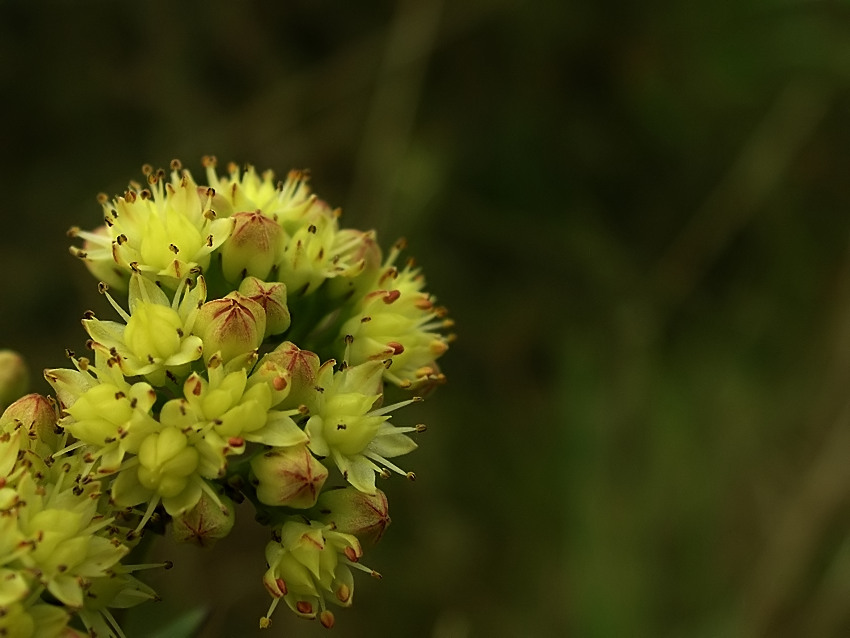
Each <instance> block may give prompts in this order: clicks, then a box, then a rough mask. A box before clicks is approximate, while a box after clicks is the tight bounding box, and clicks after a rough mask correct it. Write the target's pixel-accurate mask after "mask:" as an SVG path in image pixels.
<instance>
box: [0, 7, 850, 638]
mask: <svg viewBox="0 0 850 638" xmlns="http://www.w3.org/2000/svg"><path fill="white" fill-rule="evenodd" d="M0 103H2V118H1V119H0V149H2V153H0V192H2V196H0V223H2V227H0V273H2V274H0V299H1V300H2V301H0V347H14V348H16V349H18V350H19V351H21V352H22V353H23V354H24V355H25V356H26V357H27V359H28V361H29V362H30V364H31V366H32V368H33V370H34V371H40V370H41V369H43V368H45V367H57V366H62V365H64V364H65V359H64V356H63V350H64V348H66V347H67V348H72V349H79V350H82V344H83V342H84V336H85V335H84V333H83V331H82V329H81V328H80V325H79V322H78V320H79V318H80V317H81V315H82V313H83V312H84V311H85V310H86V309H89V308H93V309H96V310H99V311H101V312H106V304H105V300H104V299H103V298H102V297H100V296H99V295H98V294H97V292H96V288H95V284H94V281H93V280H91V278H90V277H89V276H88V274H87V273H86V271H85V269H84V268H83V267H82V265H81V264H79V263H77V262H76V261H75V260H74V259H73V258H72V257H70V255H69V254H68V252H67V245H68V243H69V240H68V239H67V238H66V237H65V235H64V233H65V231H66V229H67V228H68V227H70V226H71V225H80V226H82V227H89V228H90V227H93V226H95V225H97V223H98V220H99V217H100V209H99V206H98V205H97V203H96V200H95V196H96V194H97V193H98V192H101V191H103V192H106V193H108V194H110V195H114V194H117V193H120V192H121V191H122V190H123V188H124V187H125V186H126V184H127V182H128V181H129V180H130V179H138V178H139V177H140V175H141V173H140V166H141V165H142V164H143V163H151V164H154V165H157V166H160V165H161V166H167V164H168V162H169V161H170V160H171V159H172V158H175V157H177V158H181V159H182V160H183V163H184V165H185V166H186V167H188V168H190V169H192V170H194V171H195V174H196V176H200V175H202V170H201V166H200V158H201V156H202V155H204V154H215V155H217V156H218V157H219V159H220V160H221V161H222V162H226V161H229V160H233V161H236V162H240V163H243V162H250V163H253V164H254V165H256V166H257V167H258V168H261V169H265V168H273V169H274V170H275V171H276V172H277V173H278V174H281V175H282V174H285V172H286V171H287V170H288V169H289V168H291V167H308V168H310V169H311V170H312V174H313V176H314V177H313V185H314V188H315V189H316V191H317V192H318V193H319V194H320V195H321V196H322V197H323V198H324V199H326V200H327V201H328V202H330V203H331V204H332V205H338V206H341V207H343V209H344V211H345V214H344V216H343V221H344V222H345V223H346V224H347V225H350V226H355V227H361V228H371V227H374V228H377V229H378V230H379V237H381V238H382V242H383V243H384V245H385V246H388V245H389V244H390V243H392V242H393V241H394V240H395V239H396V238H397V237H399V236H406V237H407V238H408V240H409V246H410V254H413V255H415V257H416V258H417V260H418V262H419V263H420V264H421V265H423V267H424V268H425V272H426V274H427V276H428V280H429V287H430V289H431V290H432V291H433V292H434V293H435V294H436V295H437V297H438V298H439V300H440V301H441V302H442V303H444V304H446V305H447V306H448V307H449V308H450V310H451V313H452V316H453V317H454V318H455V320H456V322H457V329H456V330H457V333H458V339H457V341H456V342H455V343H454V344H453V346H452V349H451V350H450V352H449V353H448V354H447V355H446V357H445V358H444V360H443V361H444V371H445V372H446V373H447V375H448V376H449V379H450V382H449V384H448V385H446V386H444V387H442V388H440V389H439V391H438V392H437V393H436V394H435V395H434V396H433V398H432V399H431V400H429V401H427V402H425V403H424V404H422V405H421V406H416V407H415V408H414V407H411V408H408V410H410V412H409V413H408V416H409V418H411V419H413V420H421V421H426V422H427V423H428V424H429V426H430V429H429V432H428V434H427V436H426V438H425V440H424V441H423V443H424V445H422V447H421V448H420V450H418V451H417V452H416V453H415V455H414V456H413V457H411V458H410V461H409V462H408V465H410V466H411V468H412V469H415V470H416V471H417V475H418V477H419V480H418V481H417V482H416V483H415V484H408V483H407V482H405V481H402V480H398V479H397V480H391V481H390V482H389V483H387V484H386V486H385V489H386V491H387V493H388V494H389V498H390V504H391V513H392V516H393V525H392V526H391V527H390V529H389V532H388V533H387V535H386V536H385V538H384V540H383V541H382V542H381V544H380V545H379V546H377V547H375V548H373V549H371V550H370V551H369V553H368V554H367V556H366V557H365V559H364V562H366V563H367V564H369V565H370V566H373V567H375V568H376V569H378V570H380V571H381V572H382V573H383V574H384V579H383V581H381V582H372V581H371V580H370V579H369V578H368V577H364V578H361V579H359V580H358V583H357V589H358V591H357V595H356V602H355V605H354V607H353V608H352V609H351V610H346V611H340V612H339V613H338V614H337V627H336V628H335V629H333V632H335V634H336V635H339V636H375V635H381V636H416V637H418V636H423V637H433V638H472V637H480V636H486V637H491V636H493V637H502V636H505V637H511V636H578V637H585V636H587V637H596V636H598V637H608V636H611V637H620V636H653V637H664V636H668V637H696V638H703V637H714V636H718V637H736V636H741V637H747V638H748V637H758V636H771V637H780V638H782V637H786V636H787V637H791V636H817V637H830V636H846V635H848V634H850V535H848V532H850V402H848V388H850V252H848V248H849V247H850V244H848V239H850V179H848V176H850V150H848V149H850V125H848V124H850V4H847V3H846V2H837V1H829V0H761V1H755V0H753V1H747V2H737V3H731V2H713V1H711V0H694V1H692V2H686V3H685V2H680V3H675V2H666V3H665V2H640V3H638V2H626V1H625V0H601V1H597V2H589V1H587V0H584V1H582V0H540V1H537V2H508V1H506V0H453V1H449V0H396V1H391V0H368V1H364V2H324V1H321V0H314V1H308V0H281V1H279V2H226V1H224V0H209V1H207V2H167V1H165V0H149V1H147V2H127V1H121V0H109V1H106V0H103V1H94V0H77V1H75V2H71V1H67V2H60V1H56V0H54V1H46V0H33V1H30V2H23V1H12V0H0ZM33 376H34V379H33V383H32V389H33V390H37V391H41V392H48V391H49V388H48V386H47V385H46V384H45V383H44V382H43V381H41V379H40V374H39V373H37V372H36V373H35V374H34V375H33ZM417 410H418V412H417ZM265 539H266V537H265V533H264V531H263V530H261V529H258V528H257V527H256V526H255V525H253V522H252V520H251V515H250V512H249V511H248V510H247V509H245V510H241V511H240V523H239V528H238V534H236V535H234V537H231V538H230V539H228V540H226V541H224V542H222V543H221V544H220V545H219V546H218V548H217V550H216V551H214V552H202V551H200V550H195V549H194V548H186V547H176V546H172V545H170V544H168V543H167V542H166V543H163V544H162V545H161V546H160V548H159V549H158V550H157V552H158V553H160V554H162V555H163V556H165V557H168V558H171V559H172V560H174V561H175V563H176V566H175V568H174V569H173V570H172V571H171V572H168V573H151V574H150V578H149V580H150V582H152V583H154V584H155V585H156V587H157V588H158V590H159V591H160V592H161V593H162V595H163V596H164V598H165V600H164V601H163V602H161V603H157V604H156V605H153V606H149V607H145V608H142V613H141V614H135V615H131V617H130V618H129V619H128V621H127V622H128V625H127V629H128V636H129V638H136V637H140V636H153V635H155V634H154V630H153V629H151V627H158V626H164V625H165V624H166V623H167V622H168V621H169V619H172V618H174V617H176V616H178V615H179V614H181V613H183V612H185V611H187V610H190V611H191V610H200V611H201V612H202V613H203V612H204V609H206V610H207V611H208V612H209V621H208V622H207V623H206V624H205V625H204V628H203V630H202V632H201V634H200V635H201V636H202V637H203V638H220V637H223V636H227V637H238V636H251V635H255V634H256V635H267V636H294V635H299V636H301V635H303V636H319V635H325V631H324V630H323V629H321V627H319V626H318V625H317V624H315V623H314V624H310V623H305V622H303V621H299V620H298V619H295V618H294V617H290V616H288V615H287V612H286V611H285V610H283V609H281V610H280V611H279V612H278V613H277V614H276V616H275V624H274V627H273V628H272V629H271V630H269V631H267V632H265V634H260V633H259V630H256V629H255V627H256V625H257V619H258V618H259V616H260V615H262V614H263V613H264V612H265V609H266V607H267V605H268V597H267V594H266V592H265V590H264V589H263V587H262V585H261V583H260V577H261V574H262V572H263V570H264V563H263V557H262V547H263V545H264V543H265ZM204 605H207V607H206V608H205V607H204ZM146 623H147V625H146ZM156 635H160V636H162V634H156ZM171 635H172V636H176V635H177V634H174V633H172V634H171Z"/></svg>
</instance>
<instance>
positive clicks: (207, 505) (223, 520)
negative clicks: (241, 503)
mask: <svg viewBox="0 0 850 638" xmlns="http://www.w3.org/2000/svg"><path fill="white" fill-rule="evenodd" d="M219 499H220V503H216V502H215V501H214V500H213V499H212V498H211V497H210V496H209V495H208V494H203V495H201V500H199V501H198V503H197V505H195V507H193V508H192V509H190V510H188V511H186V512H183V513H182V514H180V515H179V516H175V517H174V518H173V520H172V522H173V527H172V533H173V535H174V539H175V540H176V541H178V542H181V543H193V544H195V545H200V546H201V547H211V546H212V545H214V544H215V543H216V542H217V541H219V540H220V539H222V538H224V537H225V536H227V535H228V534H230V530H232V529H233V524H234V522H235V521H236V513H235V508H234V505H233V501H231V500H230V499H229V498H227V497H226V496H224V495H219Z"/></svg>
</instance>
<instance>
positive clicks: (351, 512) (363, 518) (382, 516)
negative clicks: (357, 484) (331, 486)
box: [318, 487, 390, 544]
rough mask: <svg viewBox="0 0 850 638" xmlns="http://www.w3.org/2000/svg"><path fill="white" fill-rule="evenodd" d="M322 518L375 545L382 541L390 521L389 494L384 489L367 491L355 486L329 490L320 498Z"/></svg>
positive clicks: (337, 527)
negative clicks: (364, 491) (370, 492)
mask: <svg viewBox="0 0 850 638" xmlns="http://www.w3.org/2000/svg"><path fill="white" fill-rule="evenodd" d="M318 506H319V511H320V512H321V513H322V518H321V519H320V520H321V521H323V522H325V523H332V524H333V525H334V526H335V529H336V530H338V531H340V532H342V533H344V534H354V535H355V536H357V537H358V538H359V539H360V540H365V541H368V542H370V543H372V544H375V543H377V542H378V541H379V540H381V536H383V535H384V530H385V529H386V528H387V526H388V525H389V524H390V515H389V507H388V504H387V496H386V494H384V493H383V492H382V491H381V490H377V489H376V490H375V493H374V494H364V493H363V492H361V491H359V490H357V489H355V488H353V487H344V488H341V489H335V490H328V491H327V492H324V493H323V494H322V495H321V497H319V503H318Z"/></svg>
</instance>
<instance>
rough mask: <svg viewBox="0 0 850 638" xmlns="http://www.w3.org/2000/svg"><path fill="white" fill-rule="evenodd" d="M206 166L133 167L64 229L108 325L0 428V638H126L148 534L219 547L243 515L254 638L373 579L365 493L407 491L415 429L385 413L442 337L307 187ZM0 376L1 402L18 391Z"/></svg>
mask: <svg viewBox="0 0 850 638" xmlns="http://www.w3.org/2000/svg"><path fill="white" fill-rule="evenodd" d="M204 165H205V169H206V182H207V183H206V184H204V185H199V184H198V183H196V182H195V180H194V179H193V177H192V175H191V174H190V173H189V171H187V170H184V169H183V168H182V166H181V165H180V163H179V162H177V161H175V162H172V165H171V170H170V172H166V171H164V170H159V171H157V170H153V169H152V168H150V167H145V168H144V169H143V170H144V173H145V177H146V182H147V183H146V184H138V183H131V184H130V187H129V188H128V190H127V191H126V192H125V193H124V194H123V195H121V196H119V197H116V198H114V199H110V198H109V197H108V196H106V195H101V196H100V197H99V201H100V203H101V205H102V208H103V225H101V226H100V227H98V228H95V229H94V230H92V231H83V230H80V229H78V228H73V229H71V231H70V235H71V236H73V237H77V238H79V239H80V240H82V246H76V247H73V248H72V249H71V251H72V253H73V254H74V255H76V256H77V257H79V258H80V259H81V260H83V262H84V263H85V264H86V266H87V267H88V269H89V270H90V271H91V272H92V274H94V275H95V277H97V278H98V280H99V281H100V283H99V290H100V291H101V292H102V293H103V295H104V296H105V298H106V299H107V300H108V302H109V304H110V305H111V306H112V308H113V309H114V312H115V313H117V318H115V319H109V320H107V319H101V318H99V317H97V316H95V313H93V312H88V313H86V315H85V317H84V319H83V326H84V328H85V331H86V332H87V334H88V337H89V339H88V341H87V343H86V346H87V348H88V349H89V350H90V351H91V353H92V354H91V355H89V356H77V355H75V354H74V353H69V358H70V360H71V362H72V364H73V365H72V367H69V368H57V369H52V370H46V371H45V378H46V379H47V381H48V383H49V384H50V385H51V386H52V388H53V390H54V392H55V400H54V399H50V400H48V399H45V398H44V397H40V396H38V395H29V396H27V397H24V398H23V399H20V400H19V401H17V402H16V403H12V404H11V405H10V406H9V407H8V409H6V411H5V413H4V414H3V416H2V418H1V419H0V433H1V434H0V527H2V530H0V633H2V634H3V635H15V636H58V635H73V632H74V631H77V630H85V631H88V632H89V634H90V635H97V636H109V635H119V636H120V635H122V634H121V630H120V628H119V627H118V626H117V623H116V622H115V618H114V617H113V615H112V613H111V612H110V609H111V608H118V607H126V606H130V605H132V604H136V603H138V602H143V601H145V600H150V599H152V598H154V597H155V594H154V593H153V592H152V591H151V590H150V589H149V588H148V587H146V586H145V585H143V584H142V583H141V582H140V581H139V580H137V579H136V578H135V576H133V575H132V573H133V572H134V571H136V570H137V569H139V568H140V567H142V566H139V565H136V566H128V565H125V564H124V562H123V561H124V558H125V556H126V555H127V553H128V552H129V551H130V550H131V549H132V547H133V546H134V545H135V544H136V543H137V542H138V539H139V538H141V537H142V536H143V535H144V534H145V533H146V532H152V531H155V532H161V531H163V530H165V529H167V527H168V526H169V525H170V527H171V530H172V533H173V535H174V537H175V538H176V539H178V540H180V541H185V542H191V543H195V544H198V545H201V546H210V545H214V544H215V543H216V542H217V541H219V540H221V539H222V538H224V537H226V536H227V535H228V534H229V533H230V531H231V529H232V528H233V524H234V519H235V516H236V511H237V508H238V504H239V503H242V502H244V501H247V502H249V503H250V504H251V505H252V506H253V508H254V510H255V511H254V515H255V518H256V519H257V520H258V521H259V522H260V523H262V524H265V525H267V526H268V528H269V533H270V541H269V543H268V545H267V546H266V548H265V558H266V567H267V569H266V572H265V576H263V577H262V578H260V577H259V575H260V574H261V573H262V570H261V569H258V585H259V583H260V582H262V584H264V585H265V589H266V590H267V592H268V593H269V595H270V596H271V599H272V600H271V604H270V607H269V610H268V612H267V614H266V615H265V616H263V618H262V619H261V620H260V626H261V627H268V626H269V625H270V624H271V616H272V613H273V612H274V610H275V608H276V607H277V606H278V603H279V602H280V601H281V600H283V601H284V602H285V603H286V605H285V606H287V607H289V608H290V609H291V610H292V611H293V612H294V613H295V614H296V615H297V616H300V617H302V618H310V619H318V620H319V621H320V622H321V624H323V625H324V626H326V627H331V626H333V624H334V622H335V619H334V615H333V613H332V612H331V611H330V609H328V604H329V603H331V604H335V605H339V606H343V607H347V606H349V605H351V602H352V600H353V598H352V596H353V591H354V578H353V572H354V571H356V570H360V571H365V572H367V573H370V574H372V575H373V576H378V574H377V572H375V571H373V570H371V569H369V568H366V567H364V566H363V565H362V564H361V563H360V559H361V556H362V554H363V550H362V547H363V545H369V544H373V543H375V542H377V541H378V540H379V539H380V538H381V536H382V535H383V533H384V530H385V528H386V526H387V525H388V524H389V520H390V519H389V514H388V507H387V497H386V495H385V493H384V492H383V491H382V490H380V489H378V487H377V485H376V477H383V478H386V477H388V476H390V474H391V473H397V474H401V475H403V476H406V477H407V478H409V479H411V480H412V479H414V474H413V473H412V472H410V471H406V470H403V469H402V468H401V467H399V466H398V465H396V461H395V459H396V458H397V457H400V456H402V455H405V454H407V453H409V452H411V451H412V450H414V449H415V448H416V447H417V442H416V438H417V437H418V435H419V434H420V433H422V432H424V431H425V426H424V425H422V424H415V423H413V424H411V423H408V424H396V423H395V422H393V421H392V420H391V418H392V417H393V416H394V414H393V413H394V412H395V411H396V410H398V409H399V408H403V407H405V406H407V405H410V404H412V403H414V402H417V401H420V400H421V397H422V396H423V394H424V393H426V392H428V391H430V390H432V389H433V387H434V386H435V385H437V384H439V383H441V382H443V381H444V380H445V378H444V376H443V374H442V373H441V372H440V369H439V367H438V366H437V363H436V360H437V359H438V358H439V357H440V356H441V355H442V354H443V353H444V352H445V351H446V349H447V347H448V343H449V341H450V338H451V335H447V334H446V330H447V329H448V328H449V327H450V326H451V322H450V321H449V320H448V319H446V312H445V310H444V309H443V308H440V307H438V306H437V305H436V304H435V302H434V299H433V298H432V297H431V296H430V295H429V294H428V293H427V292H426V291H425V280H424V278H423V276H422V274H421V271H420V270H419V269H418V268H417V267H415V266H414V265H413V263H412V262H408V263H407V264H406V265H402V266H399V265H397V262H398V260H399V257H400V253H401V251H402V249H403V244H402V243H401V242H400V243H397V244H396V245H395V246H394V247H393V248H392V250H391V251H390V252H389V254H388V255H387V256H386V258H384V257H383V256H382V254H381V250H380V248H379V246H378V244H377V241H376V236H375V233H374V232H373V231H367V232H364V231H359V230H352V229H344V228H340V225H339V217H340V212H339V210H334V209H332V208H330V207H329V206H327V205H326V204H325V203H324V202H322V201H321V200H319V199H318V198H317V197H316V196H315V195H313V194H311V192H310V189H309V187H308V175H307V173H306V172H304V171H292V172H290V173H289V175H288V176H287V178H286V180H284V181H282V182H277V181H275V178H274V175H273V174H272V173H271V172H270V171H269V172H265V173H263V174H261V175H260V174H258V173H257V172H256V171H255V170H254V169H253V168H251V167H247V168H246V169H240V168H239V167H237V166H235V165H231V166H229V167H228V170H227V174H226V175H224V176H222V175H220V174H218V173H217V171H216V162H215V159H214V158H205V159H204ZM0 354H3V353H0ZM2 363H3V366H0V373H4V371H6V370H8V371H10V372H8V373H6V377H8V378H9V379H11V380H10V381H4V379H5V378H6V377H0V386H2V387H0V390H3V391H7V392H5V394H2V395H0V403H2V405H0V407H3V405H5V404H8V403H10V402H11V401H12V400H14V398H16V397H17V396H20V395H21V394H22V393H23V392H24V391H25V390H24V387H25V381H24V382H23V384H24V386H23V387H22V385H21V375H20V374H17V375H16V374H15V371H16V370H17V368H16V365H17V363H18V360H17V359H16V358H15V356H14V355H11V356H7V357H6V359H5V360H3V361H2ZM15 383H17V385H15ZM361 543H362V544H361ZM257 554H258V557H261V556H262V548H258V552H257ZM260 560H261V558H258V562H259V561H260Z"/></svg>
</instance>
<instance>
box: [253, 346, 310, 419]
mask: <svg viewBox="0 0 850 638" xmlns="http://www.w3.org/2000/svg"><path fill="white" fill-rule="evenodd" d="M269 361H272V362H274V363H275V364H277V365H279V366H280V367H281V368H283V369H285V370H288V371H289V385H290V388H289V395H288V396H287V397H286V400H285V401H284V402H283V403H282V405H281V407H284V408H297V407H298V406H300V405H306V406H308V407H312V406H313V405H314V404H315V403H316V401H315V397H316V393H317V392H318V391H317V390H316V382H317V380H318V377H319V364H320V361H319V355H317V354H316V353H314V352H310V351H309V350H302V349H301V348H299V347H298V346H296V345H295V344H294V343H292V342H291V341H284V342H283V343H281V344H280V345H279V346H278V347H277V348H275V349H274V351H272V352H270V353H269V354H267V355H266V356H265V357H264V358H263V361H262V362H260V365H261V366H262V365H263V364H264V363H265V362H269Z"/></svg>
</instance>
